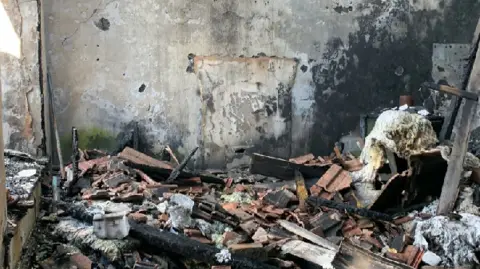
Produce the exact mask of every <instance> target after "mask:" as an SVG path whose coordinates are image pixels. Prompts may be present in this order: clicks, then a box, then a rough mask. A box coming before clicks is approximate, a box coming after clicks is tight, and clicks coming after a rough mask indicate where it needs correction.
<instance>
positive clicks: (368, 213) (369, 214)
mask: <svg viewBox="0 0 480 269" xmlns="http://www.w3.org/2000/svg"><path fill="white" fill-rule="evenodd" d="M307 202H308V203H309V204H310V205H312V206H314V207H322V206H323V207H328V208H331V209H337V210H342V211H346V212H347V213H349V214H356V215H359V216H362V217H366V218H369V219H372V220H380V221H392V220H393V218H392V216H390V215H387V214H384V213H380V212H376V211H372V210H369V209H365V208H358V207H353V206H351V205H347V204H343V203H338V202H335V201H330V200H326V199H323V198H320V197H309V198H308V199H307Z"/></svg>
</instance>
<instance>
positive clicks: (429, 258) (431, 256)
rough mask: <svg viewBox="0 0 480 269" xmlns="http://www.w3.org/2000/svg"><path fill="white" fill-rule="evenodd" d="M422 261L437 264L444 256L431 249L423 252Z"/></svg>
mask: <svg viewBox="0 0 480 269" xmlns="http://www.w3.org/2000/svg"><path fill="white" fill-rule="evenodd" d="M422 261H423V262H424V263H426V264H428V265H432V266H437V265H439V264H440V263H441V262H442V258H440V257H439V256H438V255H437V254H435V253H433V252H431V251H427V252H425V253H424V254H423V256H422Z"/></svg>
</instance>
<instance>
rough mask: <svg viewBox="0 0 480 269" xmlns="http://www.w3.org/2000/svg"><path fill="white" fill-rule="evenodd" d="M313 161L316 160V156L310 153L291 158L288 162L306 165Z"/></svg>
mask: <svg viewBox="0 0 480 269" xmlns="http://www.w3.org/2000/svg"><path fill="white" fill-rule="evenodd" d="M313 159H315V156H314V155H313V154H312V153H309V154H307V155H303V156H299V157H295V158H291V159H289V160H288V161H289V162H292V163H296V164H305V163H307V162H308V161H311V160H313Z"/></svg>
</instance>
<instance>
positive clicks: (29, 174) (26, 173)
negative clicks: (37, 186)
mask: <svg viewBox="0 0 480 269" xmlns="http://www.w3.org/2000/svg"><path fill="white" fill-rule="evenodd" d="M36 174H37V169H25V170H22V171H20V172H18V174H17V175H16V177H33V176H34V175H36Z"/></svg>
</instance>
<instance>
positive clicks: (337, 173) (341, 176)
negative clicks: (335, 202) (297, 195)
mask: <svg viewBox="0 0 480 269" xmlns="http://www.w3.org/2000/svg"><path fill="white" fill-rule="evenodd" d="M351 184H352V178H351V176H350V174H349V173H348V172H347V171H345V170H343V169H342V167H340V166H339V165H337V164H333V165H332V166H331V167H330V169H328V170H327V172H325V174H324V175H323V176H322V177H321V178H320V179H319V180H318V182H317V183H316V184H315V185H313V186H312V187H311V188H310V192H311V194H312V196H320V197H322V198H324V199H327V200H330V199H332V198H333V195H334V194H335V193H336V192H338V191H341V190H343V189H346V188H349V187H350V185H351ZM325 192H326V193H327V194H325Z"/></svg>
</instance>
